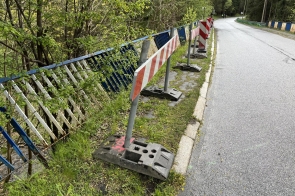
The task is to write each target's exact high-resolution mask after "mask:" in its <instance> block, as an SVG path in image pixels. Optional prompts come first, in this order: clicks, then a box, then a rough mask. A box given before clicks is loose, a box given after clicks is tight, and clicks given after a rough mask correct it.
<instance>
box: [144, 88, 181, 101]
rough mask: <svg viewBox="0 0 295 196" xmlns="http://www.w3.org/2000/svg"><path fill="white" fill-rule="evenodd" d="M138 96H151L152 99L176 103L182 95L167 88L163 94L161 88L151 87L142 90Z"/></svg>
mask: <svg viewBox="0 0 295 196" xmlns="http://www.w3.org/2000/svg"><path fill="white" fill-rule="evenodd" d="M140 94H141V95H143V96H152V97H158V98H161V99H169V100H171V101H178V99H179V98H180V97H181V95H182V92H180V91H178V90H176V89H171V88H168V89H167V91H166V92H165V91H164V89H163V88H158V87H154V86H151V87H147V88H144V89H143V90H142V91H141V93H140Z"/></svg>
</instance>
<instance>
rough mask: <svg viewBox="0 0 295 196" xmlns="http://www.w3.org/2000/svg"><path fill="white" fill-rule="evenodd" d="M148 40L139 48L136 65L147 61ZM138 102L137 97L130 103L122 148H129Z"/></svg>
mask: <svg viewBox="0 0 295 196" xmlns="http://www.w3.org/2000/svg"><path fill="white" fill-rule="evenodd" d="M150 43H151V42H150V40H144V41H143V44H142V48H141V53H140V59H139V62H138V65H139V66H140V65H142V64H143V63H144V62H145V61H147V59H148V58H147V55H148V51H149V48H150ZM138 100H139V95H138V96H137V97H136V98H135V99H134V100H133V101H132V103H131V109H130V113H129V120H128V125H127V131H126V137H125V142H124V147H125V148H129V146H130V139H131V137H132V130H133V126H134V121H135V116H136V110H137V106H138Z"/></svg>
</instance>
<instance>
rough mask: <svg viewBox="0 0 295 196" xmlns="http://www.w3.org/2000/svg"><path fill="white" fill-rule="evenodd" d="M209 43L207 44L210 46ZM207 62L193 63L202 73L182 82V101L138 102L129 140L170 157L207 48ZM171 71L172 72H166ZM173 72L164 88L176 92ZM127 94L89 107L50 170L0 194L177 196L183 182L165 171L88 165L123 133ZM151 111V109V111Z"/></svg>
mask: <svg viewBox="0 0 295 196" xmlns="http://www.w3.org/2000/svg"><path fill="white" fill-rule="evenodd" d="M211 39H212V38H210V42H211ZM208 45H209V47H208V50H207V55H208V58H207V59H202V60H194V59H191V63H197V64H198V65H199V66H201V67H202V68H203V69H202V71H201V72H200V73H195V74H197V75H199V77H197V78H196V77H187V81H191V80H195V81H194V82H195V83H196V84H197V85H196V86H195V87H194V88H193V89H192V90H190V91H187V92H184V94H185V99H184V100H182V101H181V102H180V103H179V104H177V105H176V106H175V107H170V106H168V103H169V102H170V101H168V100H162V99H157V98H149V100H148V101H147V102H142V101H140V102H139V105H138V109H137V117H136V120H135V124H134V131H133V136H134V137H136V138H138V137H143V138H145V139H147V141H148V142H155V143H159V144H161V145H163V146H164V147H166V148H167V149H169V150H171V151H172V152H173V153H175V154H176V152H177V149H178V144H179V141H180V138H181V136H182V135H183V133H184V130H185V128H186V126H187V124H188V123H189V122H191V121H193V120H195V119H194V117H193V116H192V114H193V110H194V107H195V104H196V102H197V99H198V96H199V89H200V87H201V85H202V84H203V82H204V81H205V73H206V72H207V70H208V68H209V64H210V56H211V50H210V48H211V44H208ZM186 51H187V45H185V46H182V47H180V48H179V49H178V50H177V51H176V52H175V53H174V54H173V57H172V58H171V67H173V66H174V65H176V62H186V61H187V60H186V59H183V58H182V57H183V55H184V54H185V53H186ZM165 67H166V65H164V66H163V67H162V68H161V69H160V71H159V72H158V73H157V74H156V76H155V77H154V78H153V80H152V81H151V82H150V84H151V85H152V84H157V83H158V82H159V81H160V80H161V79H163V77H164V75H165ZM171 71H172V69H171ZM173 71H175V72H177V76H176V80H175V81H171V82H170V86H169V87H170V88H176V89H179V87H180V85H181V83H179V82H177V81H179V80H180V78H181V76H182V74H183V72H182V71H180V70H173ZM129 93H130V90H127V91H124V92H122V93H120V94H118V95H117V96H116V98H115V99H114V100H113V101H112V102H106V103H104V107H103V109H97V108H92V110H93V111H91V112H90V113H91V115H89V117H88V120H87V122H86V123H85V124H84V125H83V126H82V128H81V129H80V130H77V131H76V132H75V133H74V134H71V136H70V137H69V138H68V139H67V141H66V142H63V143H59V144H58V145H57V149H56V152H55V153H54V155H52V159H51V160H50V169H48V170H43V171H41V172H39V173H36V174H34V175H32V176H31V177H29V178H27V179H23V180H18V181H15V182H11V183H8V184H7V185H6V187H5V191H6V192H5V193H6V194H9V195H14V196H17V195H26V196H28V195H32V196H35V195H38V196H39V195H48V196H52V195H59V196H66V195H67V196H70V195H71V196H76V195H106V194H107V195H120V196H121V195H138V196H142V195H155V196H162V195H165V196H166V195H177V193H178V192H179V191H180V190H181V189H182V188H183V187H184V185H185V177H184V176H182V175H180V174H177V173H175V172H174V171H173V170H171V171H170V174H169V177H168V179H167V180H166V181H160V180H158V179H155V178H152V177H149V176H145V175H142V174H139V173H136V172H134V171H131V170H128V169H124V168H121V167H119V166H117V165H113V164H110V163H107V162H103V161H99V160H93V159H92V153H93V152H94V151H95V150H96V149H97V148H98V146H99V144H100V143H102V141H103V140H104V139H106V138H107V136H109V135H112V134H125V130H126V127H127V123H128V117H129V116H128V115H129V110H130V106H131V104H130V101H129ZM155 106H156V107H155ZM148 111H152V112H153V115H154V116H155V118H152V119H148V118H145V117H144V114H145V113H146V112H148Z"/></svg>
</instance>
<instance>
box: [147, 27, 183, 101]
mask: <svg viewBox="0 0 295 196" xmlns="http://www.w3.org/2000/svg"><path fill="white" fill-rule="evenodd" d="M173 36H174V28H171V29H170V38H172V37H173ZM170 58H171V57H169V58H168V59H167V66H166V75H165V83H164V89H162V88H158V87H156V86H150V87H147V88H145V89H143V90H142V91H141V95H143V96H152V97H158V98H162V99H169V100H171V101H178V99H179V98H180V97H181V95H182V92H180V91H178V90H176V89H171V88H169V89H168V86H169V72H170Z"/></svg>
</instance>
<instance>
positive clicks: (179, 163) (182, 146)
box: [172, 31, 214, 175]
mask: <svg viewBox="0 0 295 196" xmlns="http://www.w3.org/2000/svg"><path fill="white" fill-rule="evenodd" d="M212 36H213V40H212V49H211V51H212V54H211V55H212V56H211V63H210V65H209V69H208V72H207V73H206V81H205V82H204V83H203V85H202V88H201V89H200V96H199V98H198V101H197V104H196V107H195V109H194V113H193V116H194V117H195V118H196V119H197V120H199V121H202V120H203V114H204V110H205V106H206V96H207V92H208V87H209V81H210V75H211V71H212V61H213V55H214V31H213V33H212ZM199 127H200V123H199V122H195V123H193V124H189V125H188V126H187V128H186V130H185V133H184V135H183V136H182V137H181V139H180V142H179V147H178V150H177V154H176V156H175V159H174V164H173V167H172V168H173V169H174V170H175V172H176V173H179V174H182V175H185V174H186V170H187V167H188V165H189V161H190V158H191V153H192V149H193V146H194V141H195V140H196V136H197V131H198V129H199Z"/></svg>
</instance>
